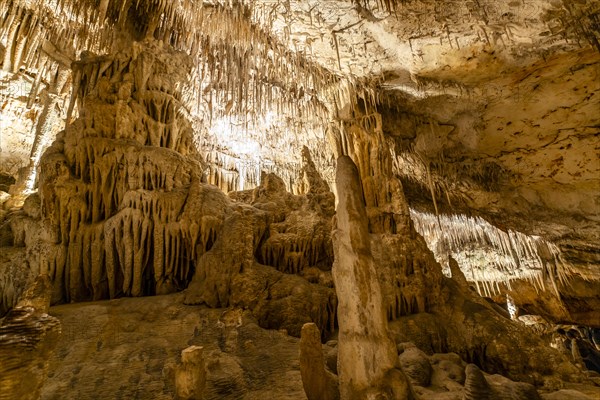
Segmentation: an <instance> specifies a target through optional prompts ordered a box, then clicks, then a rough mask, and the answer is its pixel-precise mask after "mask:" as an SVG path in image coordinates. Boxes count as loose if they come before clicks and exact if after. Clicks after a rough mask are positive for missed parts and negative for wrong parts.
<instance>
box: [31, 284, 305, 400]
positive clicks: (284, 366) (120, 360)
mask: <svg viewBox="0 0 600 400" xmlns="http://www.w3.org/2000/svg"><path fill="white" fill-rule="evenodd" d="M182 296H183V295H182V294H174V295H168V296H155V297H144V298H129V299H116V300H111V301H103V302H94V303H81V304H70V305H61V306H55V307H52V308H51V309H50V314H51V315H52V316H54V317H56V318H58V319H59V320H60V321H61V324H62V329H63V336H62V338H61V339H60V341H59V343H58V346H57V349H56V352H55V354H54V356H53V357H52V359H51V360H50V363H51V367H50V373H49V377H48V380H47V382H46V384H45V385H44V387H43V390H42V396H41V398H42V399H78V400H79V399H96V398H103V399H116V398H119V397H121V398H138V399H173V398H174V396H175V393H176V387H175V374H176V371H177V369H178V368H179V366H180V365H181V361H182V360H181V349H185V348H187V347H188V346H202V347H203V348H204V349H203V358H204V359H205V364H206V386H205V390H204V392H203V396H204V399H206V400H212V399H214V400H217V399H231V400H233V399H236V400H237V399H247V400H250V399H261V398H262V399H264V398H265V397H270V398H273V399H289V400H292V399H293V400H297V399H305V398H306V397H305V395H304V391H303V389H302V380H301V376H300V367H299V362H298V351H299V348H298V339H296V338H292V337H290V336H288V335H286V334H285V333H282V332H279V331H275V330H264V329H261V328H259V327H258V325H257V323H256V320H255V319H254V318H252V317H250V316H249V315H248V314H247V313H245V312H243V311H242V310H239V309H230V310H223V309H221V310H218V309H207V308H206V307H204V306H186V305H183V302H182V300H183V299H182ZM265 349H269V350H268V351H265Z"/></svg>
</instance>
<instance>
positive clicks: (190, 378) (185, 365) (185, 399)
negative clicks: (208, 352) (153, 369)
mask: <svg viewBox="0 0 600 400" xmlns="http://www.w3.org/2000/svg"><path fill="white" fill-rule="evenodd" d="M203 350H204V348H203V347H202V346H190V347H188V348H186V349H184V350H183V351H182V352H181V362H182V364H181V365H179V366H178V367H177V369H176V370H175V390H176V399H181V400H200V399H202V392H203V391H204V386H205V384H206V369H205V366H204V357H203Z"/></svg>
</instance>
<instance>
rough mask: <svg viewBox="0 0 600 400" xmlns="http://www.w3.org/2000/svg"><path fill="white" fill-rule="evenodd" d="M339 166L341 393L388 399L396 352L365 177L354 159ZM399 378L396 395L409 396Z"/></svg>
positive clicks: (336, 233) (337, 265)
mask: <svg viewBox="0 0 600 400" xmlns="http://www.w3.org/2000/svg"><path fill="white" fill-rule="evenodd" d="M337 164H338V166H337V174H336V178H337V180H336V184H337V193H338V196H339V204H338V208H337V215H336V225H335V230H334V232H333V238H334V243H335V244H334V250H335V263H334V266H333V279H334V282H335V287H336V291H337V294H338V298H339V305H338V324H339V327H340V333H339V342H338V374H339V377H340V394H341V397H342V398H344V399H359V398H362V397H364V396H365V395H366V394H365V393H366V392H367V391H368V390H372V391H373V393H372V395H373V396H380V397H383V396H385V392H386V391H389V390H390V389H389V388H388V387H386V386H385V384H384V383H383V382H382V381H384V377H386V374H389V372H390V371H391V370H392V369H393V368H394V367H395V366H396V364H397V363H396V349H395V346H394V344H393V342H392V340H391V339H390V338H389V337H388V332H387V331H388V330H387V318H386V314H385V309H384V303H383V299H382V296H381V289H380V285H379V279H378V277H377V273H376V269H375V262H374V259H373V256H372V255H371V247H370V237H369V229H368V222H369V220H368V218H367V214H366V210H365V205H364V203H363V190H362V187H361V181H360V176H359V173H358V170H357V168H356V165H354V163H353V162H352V160H351V159H350V157H348V156H342V157H340V158H338V161H337ZM373 360H377V362H373ZM398 379H400V385H404V389H405V391H404V392H403V393H396V395H397V396H400V397H407V396H410V386H409V385H408V384H407V382H406V377H405V376H404V375H403V374H402V373H399V377H398ZM369 394H370V395H371V393H369ZM384 398H385V397H384Z"/></svg>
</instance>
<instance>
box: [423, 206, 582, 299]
mask: <svg viewBox="0 0 600 400" xmlns="http://www.w3.org/2000/svg"><path fill="white" fill-rule="evenodd" d="M411 218H412V219H413V222H414V224H415V228H416V229H417V231H418V232H419V233H420V234H421V235H423V237H424V238H425V239H426V241H427V242H428V243H429V244H430V246H432V251H433V252H434V254H435V255H436V257H437V259H438V260H439V261H440V262H442V263H443V261H444V260H445V259H446V257H447V255H451V256H452V257H453V258H454V259H456V260H457V261H458V262H459V264H460V265H461V269H462V270H463V272H464V273H465V275H466V276H471V277H472V278H471V280H473V281H475V282H476V285H477V288H478V292H479V293H480V294H482V295H483V294H485V295H487V296H493V295H496V294H499V293H500V291H499V287H498V283H505V284H509V283H510V281H511V280H515V279H526V280H528V281H530V282H531V283H532V285H533V286H534V287H535V288H536V290H546V286H545V282H546V280H545V278H544V277H548V278H549V280H550V282H551V284H552V285H553V290H554V291H555V292H556V293H558V286H557V283H556V282H557V280H558V282H559V283H560V284H561V285H568V280H567V278H566V277H567V276H569V274H570V273H571V268H572V267H571V266H570V265H569V264H568V263H566V262H564V260H563V259H562V257H561V255H560V250H559V249H558V247H557V246H556V245H555V244H553V243H550V242H548V241H546V240H544V239H543V238H541V237H538V236H528V235H525V234H523V233H520V232H515V231H511V230H508V231H507V232H504V231H502V230H500V229H498V228H495V227H493V226H492V225H490V224H489V223H487V222H486V221H484V220H483V219H481V218H479V217H476V218H471V217H467V216H464V215H450V216H447V215H440V216H437V217H436V216H433V215H431V214H428V213H421V212H417V211H415V210H411ZM482 261H483V262H482ZM480 284H481V285H480Z"/></svg>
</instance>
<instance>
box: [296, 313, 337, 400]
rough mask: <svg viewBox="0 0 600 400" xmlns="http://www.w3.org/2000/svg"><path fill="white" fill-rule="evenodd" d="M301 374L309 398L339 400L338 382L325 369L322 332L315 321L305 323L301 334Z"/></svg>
mask: <svg viewBox="0 0 600 400" xmlns="http://www.w3.org/2000/svg"><path fill="white" fill-rule="evenodd" d="M300 374H301V375H302V386H303V387H304V393H306V397H307V398H308V400H338V399H339V398H340V393H339V389H338V382H337V379H336V378H335V375H333V374H332V373H331V372H329V371H327V370H326V369H325V360H324V357H323V347H322V345H321V333H320V332H319V328H317V325H315V324H314V323H312V322H311V323H308V324H304V325H303V326H302V332H301V336H300Z"/></svg>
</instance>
